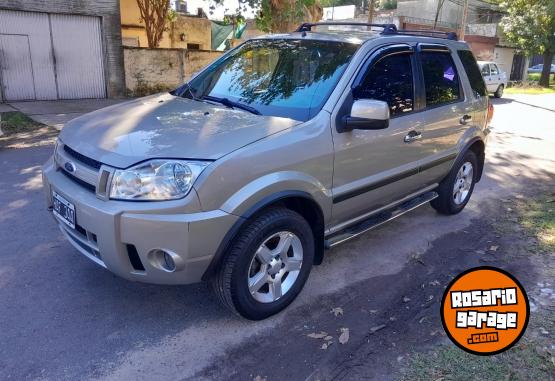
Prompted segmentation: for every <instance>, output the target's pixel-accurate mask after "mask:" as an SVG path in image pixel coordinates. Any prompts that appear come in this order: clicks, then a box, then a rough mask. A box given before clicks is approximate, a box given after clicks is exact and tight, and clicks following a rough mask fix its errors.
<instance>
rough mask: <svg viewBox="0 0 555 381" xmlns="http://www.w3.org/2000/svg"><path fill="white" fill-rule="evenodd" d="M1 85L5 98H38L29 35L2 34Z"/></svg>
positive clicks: (0, 44)
mask: <svg viewBox="0 0 555 381" xmlns="http://www.w3.org/2000/svg"><path fill="white" fill-rule="evenodd" d="M0 85H1V87H2V91H1V94H2V98H3V100H6V101H19V100H29V99H36V96H35V82H34V80H33V65H32V62H31V50H30V49H29V37H28V36H26V35H20V34H0Z"/></svg>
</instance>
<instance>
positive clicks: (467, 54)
mask: <svg viewBox="0 0 555 381" xmlns="http://www.w3.org/2000/svg"><path fill="white" fill-rule="evenodd" d="M457 54H458V55H459V58H460V59H461V62H462V64H463V67H464V71H465V72H466V76H467V77H468V81H469V82H470V87H471V88H472V92H473V93H474V96H475V97H480V96H486V95H487V94H488V92H487V89H486V84H485V83H484V78H483V77H482V74H481V73H480V68H479V67H478V63H477V62H476V58H474V55H473V54H472V52H471V51H470V50H459V51H458V52H457ZM486 66H487V65H486ZM488 74H489V73H488Z"/></svg>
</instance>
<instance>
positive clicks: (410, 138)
mask: <svg viewBox="0 0 555 381" xmlns="http://www.w3.org/2000/svg"><path fill="white" fill-rule="evenodd" d="M420 139H422V133H420V132H419V131H415V130H412V131H409V133H408V134H407V136H405V139H403V140H404V142H405V143H411V142H414V141H415V140H420Z"/></svg>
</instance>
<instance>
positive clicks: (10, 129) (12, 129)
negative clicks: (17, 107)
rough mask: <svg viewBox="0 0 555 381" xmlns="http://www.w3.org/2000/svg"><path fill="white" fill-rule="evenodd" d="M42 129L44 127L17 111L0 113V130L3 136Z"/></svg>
mask: <svg viewBox="0 0 555 381" xmlns="http://www.w3.org/2000/svg"><path fill="white" fill-rule="evenodd" d="M42 127H45V125H44V124H42V123H38V122H35V121H34V120H32V119H31V118H29V117H28V116H27V115H25V114H23V113H21V112H19V111H9V112H3V113H0V128H1V129H2V132H3V133H4V134H5V135H8V136H9V135H13V134H18V133H21V132H30V131H34V130H37V129H39V128H42Z"/></svg>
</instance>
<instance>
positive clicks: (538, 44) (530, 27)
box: [501, 0, 555, 87]
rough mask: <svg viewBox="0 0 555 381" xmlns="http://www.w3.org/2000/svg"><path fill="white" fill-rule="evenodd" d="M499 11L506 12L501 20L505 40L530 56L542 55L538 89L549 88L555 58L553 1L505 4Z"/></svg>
mask: <svg viewBox="0 0 555 381" xmlns="http://www.w3.org/2000/svg"><path fill="white" fill-rule="evenodd" d="M501 7H502V8H504V9H505V10H506V11H507V15H506V16H505V17H503V19H502V20H501V28H502V29H503V32H504V33H505V37H506V39H507V40H508V41H509V42H511V43H513V44H515V45H516V46H517V48H518V49H520V50H522V51H523V52H525V53H527V54H529V55H533V54H541V55H543V72H542V74H541V77H540V86H543V87H549V72H550V68H551V62H552V61H553V56H554V54H555V1H553V0H506V1H504V2H503V3H501Z"/></svg>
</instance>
